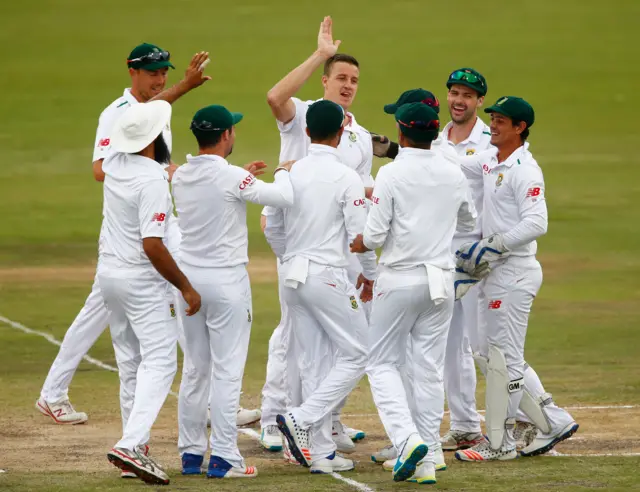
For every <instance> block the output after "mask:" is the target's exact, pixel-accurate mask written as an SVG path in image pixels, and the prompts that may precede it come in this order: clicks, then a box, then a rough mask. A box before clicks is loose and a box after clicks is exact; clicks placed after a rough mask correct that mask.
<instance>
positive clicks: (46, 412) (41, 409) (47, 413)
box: [36, 401, 89, 425]
mask: <svg viewBox="0 0 640 492" xmlns="http://www.w3.org/2000/svg"><path fill="white" fill-rule="evenodd" d="M36 408H37V409H38V411H39V412H40V413H41V414H42V415H44V416H45V417H51V418H52V419H53V421H54V422H55V423H56V424H58V425H80V424H84V423H85V422H86V421H87V420H89V418H88V417H87V418H86V419H84V420H73V421H69V422H65V421H63V420H58V419H57V418H56V417H55V415H53V413H51V411H50V410H49V408H45V407H43V406H42V405H40V401H37V402H36Z"/></svg>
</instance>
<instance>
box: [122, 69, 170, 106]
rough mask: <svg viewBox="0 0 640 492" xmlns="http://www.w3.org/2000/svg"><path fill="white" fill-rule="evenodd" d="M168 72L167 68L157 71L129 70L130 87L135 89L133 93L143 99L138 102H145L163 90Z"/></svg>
mask: <svg viewBox="0 0 640 492" xmlns="http://www.w3.org/2000/svg"><path fill="white" fill-rule="evenodd" d="M168 71H169V69H168V68H160V69H158V70H144V69H139V70H135V69H130V70H129V73H130V74H131V84H132V87H133V88H135V89H136V90H135V92H136V93H137V94H140V95H141V96H142V98H143V99H144V100H143V101H140V102H146V101H148V100H149V99H151V98H153V97H155V96H157V95H158V94H160V93H161V92H162V91H163V90H164V88H165V86H166V85H167V72H168Z"/></svg>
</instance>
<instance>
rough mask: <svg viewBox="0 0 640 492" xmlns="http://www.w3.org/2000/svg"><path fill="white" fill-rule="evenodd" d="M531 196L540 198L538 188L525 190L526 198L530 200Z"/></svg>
mask: <svg viewBox="0 0 640 492" xmlns="http://www.w3.org/2000/svg"><path fill="white" fill-rule="evenodd" d="M532 196H540V188H538V187H535V188H529V189H528V190H527V198H531V197H532Z"/></svg>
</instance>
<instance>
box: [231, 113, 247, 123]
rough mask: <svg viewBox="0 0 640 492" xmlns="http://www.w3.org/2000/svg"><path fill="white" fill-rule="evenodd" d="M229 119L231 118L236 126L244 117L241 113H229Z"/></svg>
mask: <svg viewBox="0 0 640 492" xmlns="http://www.w3.org/2000/svg"><path fill="white" fill-rule="evenodd" d="M231 117H232V118H233V124H234V125H237V124H238V123H240V122H241V121H242V118H244V115H243V114H242V113H231Z"/></svg>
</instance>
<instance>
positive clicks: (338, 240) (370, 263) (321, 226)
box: [265, 144, 376, 278]
mask: <svg viewBox="0 0 640 492" xmlns="http://www.w3.org/2000/svg"><path fill="white" fill-rule="evenodd" d="M276 176H277V175H276ZM291 184H292V186H293V192H294V204H293V206H292V207H291V208H289V209H287V210H284V213H283V214H278V213H276V214H274V215H267V227H266V229H265V235H266V237H267V240H268V241H269V243H270V244H272V247H273V248H274V251H276V252H278V249H279V248H278V247H274V246H273V245H274V244H279V245H281V249H279V251H280V254H281V255H282V260H283V263H286V262H288V261H289V260H291V259H294V258H303V259H306V260H309V261H312V262H314V263H317V264H320V265H327V266H331V267H336V268H347V266H348V260H347V255H350V254H351V253H349V252H348V249H347V248H348V243H349V242H350V241H352V240H353V239H354V238H355V237H356V235H358V234H361V233H362V231H363V229H364V225H365V221H366V216H367V212H366V209H365V201H364V200H365V199H364V187H363V186H362V180H361V179H360V177H359V176H358V174H357V173H356V172H355V171H354V170H353V169H350V168H348V167H347V166H345V165H344V164H342V162H341V160H340V153H339V151H337V150H336V149H334V148H332V147H328V146H326V145H319V144H310V146H309V154H308V156H307V157H304V158H302V159H300V160H299V161H298V162H296V163H295V165H294V166H293V168H292V169H291ZM278 212H280V211H278ZM283 239H284V240H283ZM358 258H359V259H360V261H361V263H362V268H363V273H364V275H365V277H367V278H374V277H375V270H376V262H375V254H374V255H373V256H372V255H358Z"/></svg>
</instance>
